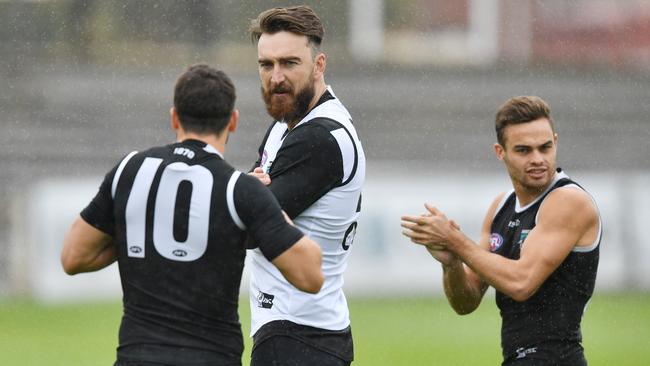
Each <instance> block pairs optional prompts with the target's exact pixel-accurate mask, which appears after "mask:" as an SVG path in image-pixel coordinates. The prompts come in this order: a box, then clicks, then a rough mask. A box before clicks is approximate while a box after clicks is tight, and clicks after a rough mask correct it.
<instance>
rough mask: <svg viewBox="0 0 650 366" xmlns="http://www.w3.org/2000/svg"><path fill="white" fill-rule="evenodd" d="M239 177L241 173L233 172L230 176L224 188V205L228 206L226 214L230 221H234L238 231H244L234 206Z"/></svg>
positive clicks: (244, 226) (244, 227)
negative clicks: (228, 213)
mask: <svg viewBox="0 0 650 366" xmlns="http://www.w3.org/2000/svg"><path fill="white" fill-rule="evenodd" d="M240 175H241V172H239V171H236V170H235V172H233V173H232V175H231V176H230V180H228V185H227V186H226V203H227V204H228V212H230V217H232V221H234V222H235V224H236V225H237V227H239V228H240V229H242V230H246V225H244V223H243V222H242V221H241V218H239V214H237V207H236V206H235V184H236V183H237V179H239V176H240Z"/></svg>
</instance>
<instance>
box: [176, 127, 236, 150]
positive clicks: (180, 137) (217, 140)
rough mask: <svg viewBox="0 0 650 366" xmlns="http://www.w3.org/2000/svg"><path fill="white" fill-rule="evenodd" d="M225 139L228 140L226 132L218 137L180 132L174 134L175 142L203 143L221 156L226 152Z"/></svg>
mask: <svg viewBox="0 0 650 366" xmlns="http://www.w3.org/2000/svg"><path fill="white" fill-rule="evenodd" d="M227 139H228V132H226V131H223V132H222V133H221V135H219V136H217V135H214V134H206V135H199V134H197V133H194V132H185V131H180V130H179V131H177V132H176V141H177V142H182V141H185V140H198V141H201V142H205V143H206V144H208V145H210V146H212V147H214V148H215V149H217V151H219V152H220V153H221V154H222V155H223V153H224V152H225V151H226V140H227Z"/></svg>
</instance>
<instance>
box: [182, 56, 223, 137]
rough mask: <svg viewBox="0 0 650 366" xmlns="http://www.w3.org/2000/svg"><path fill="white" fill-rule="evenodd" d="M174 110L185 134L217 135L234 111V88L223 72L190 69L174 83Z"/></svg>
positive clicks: (201, 67) (195, 67) (204, 66)
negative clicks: (186, 132)
mask: <svg viewBox="0 0 650 366" xmlns="http://www.w3.org/2000/svg"><path fill="white" fill-rule="evenodd" d="M174 108H176V113H177V114H178V118H179V120H180V122H181V126H182V127H183V129H184V130H186V131H188V132H194V133H198V134H216V135H220V134H221V132H222V131H223V130H224V129H225V128H226V126H227V125H228V121H229V120H230V116H231V115H232V111H233V109H234V108H235V86H234V85H233V83H232V81H231V80H230V78H229V77H228V75H226V74H225V73H224V72H223V71H220V70H215V69H213V68H211V67H210V66H208V65H206V64H196V65H192V66H190V67H189V68H188V69H187V71H185V72H184V73H183V74H181V76H179V77H178V80H177V81H176V86H175V87H174Z"/></svg>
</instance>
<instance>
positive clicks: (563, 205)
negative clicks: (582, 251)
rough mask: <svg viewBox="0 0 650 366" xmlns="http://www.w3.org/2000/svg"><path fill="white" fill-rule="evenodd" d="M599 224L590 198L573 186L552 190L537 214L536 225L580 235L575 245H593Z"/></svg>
mask: <svg viewBox="0 0 650 366" xmlns="http://www.w3.org/2000/svg"><path fill="white" fill-rule="evenodd" d="M599 223H600V220H599V215H598V208H597V207H596V204H595V203H594V201H593V199H592V198H591V196H590V195H589V194H588V193H587V192H585V191H584V190H582V189H580V188H578V187H574V186H568V187H561V188H557V189H555V190H553V191H552V192H551V193H549V195H548V196H547V197H546V199H544V202H543V203H542V205H541V207H540V209H539V213H538V225H543V226H545V227H554V228H556V229H565V230H569V231H574V232H575V233H581V234H582V235H579V236H578V238H577V243H576V245H583V244H585V245H586V244H591V243H593V241H594V240H595V239H596V237H597V236H598V231H599V225H600V224H599Z"/></svg>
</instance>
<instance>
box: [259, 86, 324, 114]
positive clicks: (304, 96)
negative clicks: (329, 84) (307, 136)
mask: <svg viewBox="0 0 650 366" xmlns="http://www.w3.org/2000/svg"><path fill="white" fill-rule="evenodd" d="M261 90H262V98H263V99H264V104H266V111H267V112H268V113H269V115H270V116H271V117H273V118H275V119H276V120H277V121H281V122H285V123H290V124H292V123H297V122H298V121H300V120H301V119H302V118H303V117H305V115H307V112H308V109H309V103H311V101H312V99H314V94H315V93H316V91H315V88H314V83H313V82H311V83H309V84H308V85H307V86H305V87H304V88H302V90H300V91H299V92H298V94H296V95H295V96H293V95H292V98H288V99H287V101H286V102H284V103H278V102H276V103H274V102H273V101H272V98H273V93H274V92H289V93H291V90H290V89H289V88H287V87H285V86H277V87H275V88H273V89H271V90H269V91H268V92H266V91H264V87H262V88H261Z"/></svg>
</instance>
